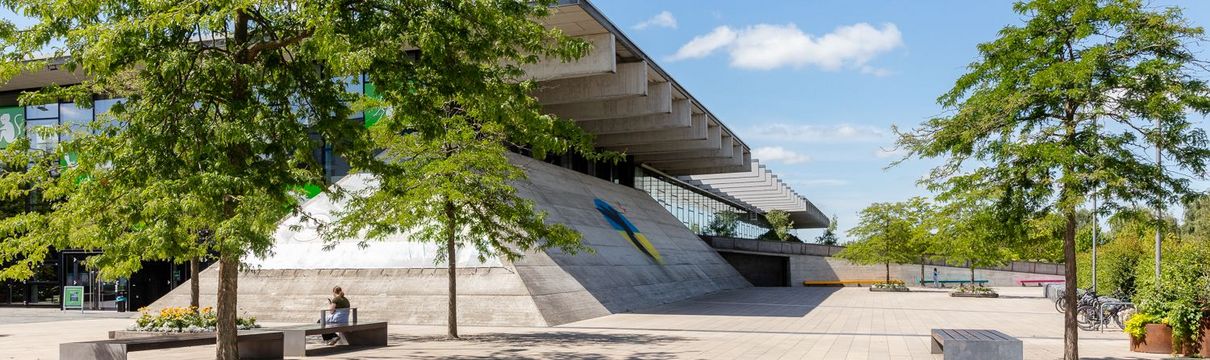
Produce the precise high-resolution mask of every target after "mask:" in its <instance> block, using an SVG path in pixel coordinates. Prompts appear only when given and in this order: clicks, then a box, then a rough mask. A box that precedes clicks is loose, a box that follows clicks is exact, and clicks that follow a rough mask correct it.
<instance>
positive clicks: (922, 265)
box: [920, 255, 924, 287]
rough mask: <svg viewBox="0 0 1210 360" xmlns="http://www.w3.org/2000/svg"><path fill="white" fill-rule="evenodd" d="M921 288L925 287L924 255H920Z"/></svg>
mask: <svg viewBox="0 0 1210 360" xmlns="http://www.w3.org/2000/svg"><path fill="white" fill-rule="evenodd" d="M920 287H924V255H920Z"/></svg>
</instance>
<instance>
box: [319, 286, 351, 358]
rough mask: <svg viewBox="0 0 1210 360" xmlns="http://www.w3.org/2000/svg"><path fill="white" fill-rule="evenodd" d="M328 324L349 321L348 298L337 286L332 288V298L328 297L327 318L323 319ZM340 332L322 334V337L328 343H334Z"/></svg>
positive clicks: (346, 322) (338, 339) (337, 339)
mask: <svg viewBox="0 0 1210 360" xmlns="http://www.w3.org/2000/svg"><path fill="white" fill-rule="evenodd" d="M325 322H326V323H328V324H348V323H349V298H346V297H345V292H344V290H341V289H340V287H339V286H337V287H333V288H332V298H331V299H328V318H327V319H326V321H325ZM339 335H340V333H336V334H323V335H322V336H323V339H324V341H325V342H327V343H328V345H336V343H337V342H339V341H340V336H339Z"/></svg>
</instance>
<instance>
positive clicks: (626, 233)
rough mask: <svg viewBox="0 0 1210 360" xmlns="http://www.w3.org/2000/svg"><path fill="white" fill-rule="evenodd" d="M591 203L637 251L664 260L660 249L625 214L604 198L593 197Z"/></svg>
mask: <svg viewBox="0 0 1210 360" xmlns="http://www.w3.org/2000/svg"><path fill="white" fill-rule="evenodd" d="M593 203H594V204H595V205H596V207H597V211H600V212H601V215H603V216H605V221H608V222H609V225H610V226H613V229H614V230H617V231H618V233H620V234H621V235H622V238H624V239H626V240H629V241H630V244H631V245H634V247H635V248H638V249H639V251H642V252H643V253H644V254H647V256H650V257H651V258H652V259H655V261H656V262H657V263H663V262H664V259H662V258H660V251H659V250H656V249H655V246H653V245H651V242H650V241H647V236H645V235H643V233H641V232H639V229H638V228H636V227H634V224H632V223H630V220H628V219H626V215H622V213H621V212H618V210H617V209H614V208H613V206H612V205H609V203H607V202H605V200H601V199H593Z"/></svg>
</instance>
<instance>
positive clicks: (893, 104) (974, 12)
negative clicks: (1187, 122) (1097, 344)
mask: <svg viewBox="0 0 1210 360" xmlns="http://www.w3.org/2000/svg"><path fill="white" fill-rule="evenodd" d="M592 3H593V4H594V5H596V6H597V7H598V8H600V9H601V11H602V12H603V13H604V14H605V16H606V17H608V18H609V19H610V20H611V21H613V22H614V24H616V25H617V26H618V27H619V28H621V29H622V30H623V32H624V33H625V34H626V35H627V36H628V37H629V38H630V39H631V40H632V41H634V42H635V43H637V44H638V46H639V47H640V48H641V49H642V50H643V51H644V52H645V53H647V55H649V56H651V57H653V58H654V59H655V61H656V62H657V63H658V64H659V65H660V66H661V67H663V68H664V70H666V71H668V72H669V73H670V74H671V75H672V77H673V78H675V79H676V80H677V81H678V82H680V83H681V85H683V86H684V87H685V88H686V89H687V90H688V91H689V92H690V93H692V94H693V96H694V97H696V98H697V99H698V100H700V101H701V102H702V103H703V105H704V106H705V107H707V108H709V109H710V110H711V111H712V112H713V113H714V114H715V115H717V116H718V117H719V119H720V120H721V121H722V122H723V123H725V124H727V126H728V127H729V128H731V130H732V131H734V132H736V133H737V135H738V136H739V137H740V138H741V139H743V140H744V141H745V142H746V143H747V144H748V145H749V147H750V148H751V149H752V151H753V157H754V158H758V159H760V160H762V162H763V163H765V164H768V166H769V168H770V169H772V170H773V171H774V173H775V174H778V175H780V176H781V177H782V178H783V179H784V180H786V181H787V182H788V183H789V185H790V186H791V187H793V188H794V189H795V190H797V191H798V193H799V194H802V195H804V196H805V197H807V199H809V200H810V201H811V202H812V203H814V204H815V205H816V206H817V207H818V208H819V209H820V210H822V211H823V212H824V213H825V214H828V215H833V214H834V215H835V216H836V217H838V220H839V221H838V224H839V231H838V232H839V234H838V235H839V236H840V237H841V239H842V241H844V240H847V239H848V236H846V235H845V234H844V232H845V231H846V230H848V229H849V228H851V227H853V226H855V225H856V224H857V220H858V213H859V211H861V209H863V208H865V207H866V206H868V205H870V204H871V203H875V202H894V201H902V200H906V199H908V198H910V197H912V196H916V195H928V192H927V191H925V190H924V189H922V188H921V187H919V186H917V180H919V179H920V178H921V177H922V176H924V175H925V174H926V173H927V171H928V170H929V169H930V168H931V167H932V166H933V165H936V164H937V163H938V162H937V161H936V160H919V159H916V160H908V161H905V162H903V163H901V164H899V165H896V166H894V167H890V168H888V166H890V165H891V163H892V162H893V161H895V160H897V159H900V158H901V155H902V152H901V151H898V150H897V149H895V148H894V141H895V135H894V133H893V131H892V127H893V126H897V127H899V128H901V129H910V128H912V127H914V126H917V125H918V124H920V123H921V122H922V121H924V120H926V119H928V118H930V117H934V116H936V115H939V114H941V112H942V111H943V109H942V108H941V107H940V106H939V105H937V103H936V99H937V97H938V96H939V95H941V94H942V93H944V92H946V91H947V90H949V89H950V88H951V87H952V86H953V84H954V80H955V79H957V78H958V77H959V76H961V75H962V74H963V73H964V72H965V70H966V66H967V65H968V64H969V63H971V62H972V61H974V60H975V59H976V57H977V55H978V52H977V49H976V46H977V45H978V44H979V43H981V42H987V41H991V40H993V39H995V37H996V34H997V32H998V31H999V30H1000V29H1001V28H1003V27H1004V26H1006V25H1010V24H1013V25H1016V24H1020V23H1022V17H1021V16H1020V15H1017V14H1016V13H1014V12H1013V11H1012V2H1011V1H1002V0H996V1H991V0H988V1H954V0H947V1H940V0H933V1H872V0H861V1H775V0H765V1H760V2H747V1H721V0H709V1H707V0H665V1H651V0H644V1H639V0H597V1H592ZM1150 5H1151V6H1155V7H1167V6H1179V7H1182V8H1184V12H1185V16H1186V17H1187V18H1188V19H1189V20H1190V21H1191V22H1192V23H1194V24H1198V25H1203V26H1205V25H1210V1H1151V2H1150ZM1200 47H1201V46H1198V48H1200ZM1198 52H1199V54H1201V55H1202V56H1199V57H1200V58H1203V59H1210V54H1206V53H1205V52H1202V51H1201V50H1198ZM1196 121H1201V122H1202V125H1203V126H1206V125H1207V122H1206V120H1205V119H1202V118H1200V117H1199V118H1198V119H1197V120H1196ZM1205 184H1206V183H1205V182H1202V183H1201V185H1199V186H1201V187H1202V188H1203V189H1204V188H1205V187H1206V186H1205ZM820 233H822V231H821V230H802V231H800V234H799V235H800V237H802V238H804V239H813V238H814V237H815V236H818V235H819V234H820Z"/></svg>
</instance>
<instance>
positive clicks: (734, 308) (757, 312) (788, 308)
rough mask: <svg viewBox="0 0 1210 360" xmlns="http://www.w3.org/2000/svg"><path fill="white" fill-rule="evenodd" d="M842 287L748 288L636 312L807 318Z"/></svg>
mask: <svg viewBox="0 0 1210 360" xmlns="http://www.w3.org/2000/svg"><path fill="white" fill-rule="evenodd" d="M840 289H841V288H840V287H807V288H803V287H796V288H791V287H777V288H747V289H739V290H732V291H725V292H721V293H717V294H711V295H706V296H701V297H697V298H693V299H690V300H685V301H680V302H675V303H671V304H665V305H661V306H656V307H652V308H647V309H642V310H637V311H634V312H633V313H636V314H655V315H715V316H773V317H803V316H806V315H807V313H810V312H811V310H814V309H815V308H816V307H818V306H819V305H820V304H821V303H823V302H824V300H827V299H828V297H830V296H832V294H834V293H836V292H837V291H840Z"/></svg>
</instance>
